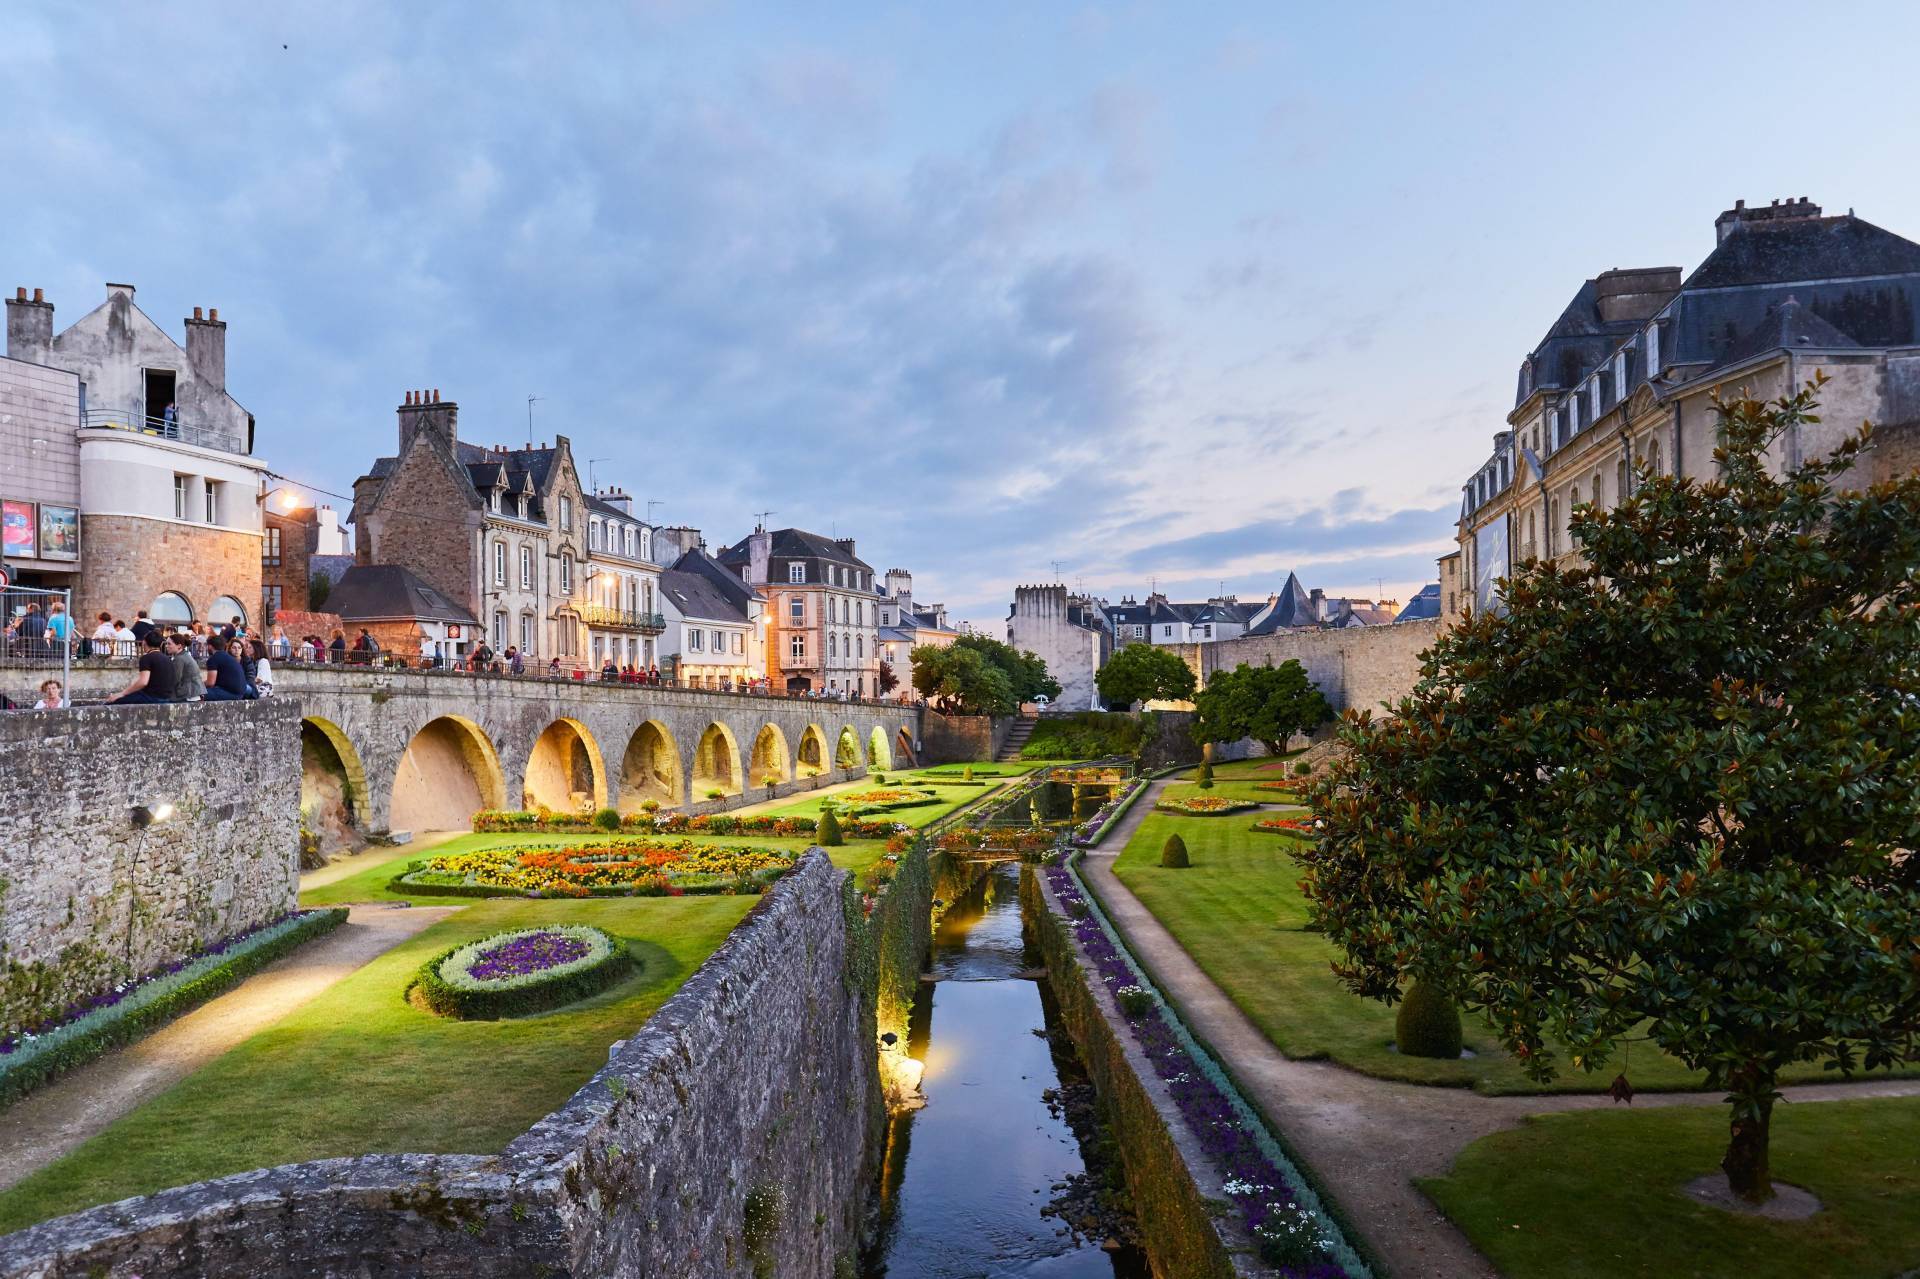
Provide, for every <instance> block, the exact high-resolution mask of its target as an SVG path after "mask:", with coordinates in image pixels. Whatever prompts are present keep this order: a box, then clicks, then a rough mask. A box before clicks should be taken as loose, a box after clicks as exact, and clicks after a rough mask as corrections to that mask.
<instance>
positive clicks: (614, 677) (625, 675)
mask: <svg viewBox="0 0 1920 1279" xmlns="http://www.w3.org/2000/svg"><path fill="white" fill-rule="evenodd" d="M556 674H557V672H556ZM600 680H601V682H602V683H605V684H658V683H660V668H659V667H658V666H645V667H640V666H635V665H634V664H633V663H632V662H628V663H627V664H626V665H625V666H622V665H620V664H619V663H618V662H616V661H614V660H613V659H612V658H611V657H609V658H608V659H607V660H606V661H604V662H602V663H601V664H600Z"/></svg>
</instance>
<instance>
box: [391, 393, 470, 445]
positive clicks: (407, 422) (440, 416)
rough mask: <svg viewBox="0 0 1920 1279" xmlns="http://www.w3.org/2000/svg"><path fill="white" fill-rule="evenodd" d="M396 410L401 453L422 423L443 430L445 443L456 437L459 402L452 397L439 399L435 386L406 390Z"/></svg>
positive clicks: (458, 435)
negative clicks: (425, 388) (432, 388)
mask: <svg viewBox="0 0 1920 1279" xmlns="http://www.w3.org/2000/svg"><path fill="white" fill-rule="evenodd" d="M399 413H400V456H402V457H404V456H405V455H406V452H407V446H408V445H410V444H412V443H413V437H414V435H415V434H417V433H418V432H419V430H420V428H421V427H422V426H430V427H433V428H434V429H436V430H438V431H440V432H441V433H442V434H444V435H445V436H446V437H447V444H448V446H449V447H451V446H452V445H453V444H454V442H455V441H457V440H458V439H459V438H460V432H459V429H458V427H459V418H460V406H459V405H458V404H456V403H454V402H453V401H452V400H442V399H441V398H440V392H439V391H438V390H432V391H408V392H407V393H406V396H405V397H404V398H403V399H402V400H401V402H400V409H399Z"/></svg>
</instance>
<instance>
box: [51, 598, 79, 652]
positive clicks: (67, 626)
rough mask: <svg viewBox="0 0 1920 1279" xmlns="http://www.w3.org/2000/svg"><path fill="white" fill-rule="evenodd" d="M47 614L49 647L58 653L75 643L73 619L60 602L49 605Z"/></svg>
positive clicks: (56, 601)
mask: <svg viewBox="0 0 1920 1279" xmlns="http://www.w3.org/2000/svg"><path fill="white" fill-rule="evenodd" d="M47 614H48V616H47V647H48V648H50V649H52V650H53V651H54V652H56V653H57V652H59V651H60V650H61V649H63V648H66V647H68V645H70V644H71V643H72V642H73V618H71V617H69V616H68V615H67V606H66V605H65V604H62V603H61V602H60V601H59V600H55V601H54V602H53V603H51V604H49V605H47Z"/></svg>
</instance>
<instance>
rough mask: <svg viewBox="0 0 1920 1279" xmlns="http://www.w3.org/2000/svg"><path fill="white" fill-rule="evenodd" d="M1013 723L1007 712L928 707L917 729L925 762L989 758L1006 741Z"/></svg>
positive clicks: (952, 762) (962, 762)
mask: <svg viewBox="0 0 1920 1279" xmlns="http://www.w3.org/2000/svg"><path fill="white" fill-rule="evenodd" d="M1013 723H1014V717H1013V716H1011V715H942V714H940V713H939V712H938V711H928V712H927V713H926V725H925V727H924V728H923V729H922V730H921V732H922V734H923V744H924V749H923V750H922V752H921V754H922V755H923V756H924V757H925V760H926V762H927V763H929V764H968V763H972V762H974V761H976V760H991V759H992V758H993V757H994V756H996V755H998V754H999V753H1000V748H1001V747H1002V746H1004V745H1006V742H1007V734H1008V733H1011V732H1012V731H1013Z"/></svg>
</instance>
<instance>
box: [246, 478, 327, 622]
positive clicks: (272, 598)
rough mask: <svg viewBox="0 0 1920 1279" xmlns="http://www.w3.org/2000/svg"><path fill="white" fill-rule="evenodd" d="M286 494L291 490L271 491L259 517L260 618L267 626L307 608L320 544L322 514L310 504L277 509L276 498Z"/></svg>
mask: <svg viewBox="0 0 1920 1279" xmlns="http://www.w3.org/2000/svg"><path fill="white" fill-rule="evenodd" d="M283 494H284V495H289V496H290V495H292V490H291V489H282V490H280V492H279V493H275V494H270V495H269V497H268V501H267V503H266V505H265V509H264V510H263V511H262V513H261V517H260V519H261V528H260V621H261V624H262V625H267V626H271V625H272V624H273V620H274V618H275V617H277V616H278V615H279V614H281V613H283V612H295V613H304V612H306V611H307V607H308V604H309V602H310V598H311V576H312V571H313V556H314V553H315V552H316V551H317V550H318V548H319V545H320V529H321V519H320V513H319V512H318V511H316V510H314V508H313V507H311V506H294V507H293V508H291V509H289V510H278V511H276V510H275V509H274V505H275V499H276V498H279V497H281V496H282V495H283Z"/></svg>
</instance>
